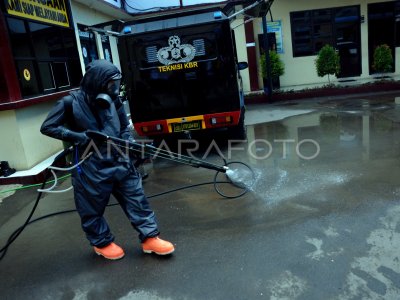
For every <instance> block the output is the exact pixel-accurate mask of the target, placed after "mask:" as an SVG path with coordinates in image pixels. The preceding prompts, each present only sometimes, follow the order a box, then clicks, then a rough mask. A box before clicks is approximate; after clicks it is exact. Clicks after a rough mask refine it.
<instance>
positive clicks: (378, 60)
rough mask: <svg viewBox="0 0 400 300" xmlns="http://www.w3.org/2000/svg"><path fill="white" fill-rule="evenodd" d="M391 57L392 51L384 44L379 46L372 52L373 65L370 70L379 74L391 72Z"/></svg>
mask: <svg viewBox="0 0 400 300" xmlns="http://www.w3.org/2000/svg"><path fill="white" fill-rule="evenodd" d="M392 65H393V56H392V50H391V49H390V47H389V46H388V45H386V44H383V45H379V46H378V47H376V48H375V50H374V63H373V65H372V68H373V69H374V70H375V71H377V72H380V73H386V72H391V71H392Z"/></svg>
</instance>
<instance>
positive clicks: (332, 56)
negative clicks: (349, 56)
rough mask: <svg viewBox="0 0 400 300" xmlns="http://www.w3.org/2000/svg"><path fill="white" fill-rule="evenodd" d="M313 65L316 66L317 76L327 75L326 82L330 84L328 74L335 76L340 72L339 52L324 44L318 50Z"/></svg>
mask: <svg viewBox="0 0 400 300" xmlns="http://www.w3.org/2000/svg"><path fill="white" fill-rule="evenodd" d="M315 66H316V68H317V74H318V76H319V77H324V76H325V75H328V82H329V85H330V84H331V79H330V77H329V75H336V76H337V75H338V74H339V72H340V57H339V53H338V52H337V51H336V50H335V48H333V47H332V46H331V45H328V44H327V45H325V46H324V47H322V48H321V50H319V52H318V55H317V58H316V60H315Z"/></svg>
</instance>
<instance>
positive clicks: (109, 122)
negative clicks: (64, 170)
mask: <svg viewBox="0 0 400 300" xmlns="http://www.w3.org/2000/svg"><path fill="white" fill-rule="evenodd" d="M120 80H121V73H120V71H119V70H118V68H117V67H116V66H114V65H113V64H112V63H110V62H108V61H106V60H96V61H93V62H92V63H90V64H89V65H88V66H87V67H86V73H85V75H84V77H83V79H82V81H81V84H80V89H79V90H77V91H73V92H71V93H70V94H69V95H67V96H65V97H63V98H62V99H61V100H59V101H58V102H57V104H56V105H55V106H54V107H53V109H52V110H51V111H50V113H49V115H48V116H47V118H46V120H45V121H44V122H43V124H42V127H41V129H40V131H41V133H43V134H45V135H47V136H50V137H52V138H56V139H60V140H63V141H66V142H72V143H74V144H75V150H74V151H75V154H74V156H75V158H76V161H75V163H77V162H78V161H77V160H78V157H81V156H82V154H84V153H85V152H86V153H87V152H88V151H87V147H88V145H93V144H92V143H90V142H91V141H90V140H89V138H88V136H87V135H86V134H85V131H87V130H94V131H99V132H101V133H104V134H106V135H108V136H113V137H118V138H122V139H125V140H130V141H132V140H133V136H132V133H131V131H130V129H129V127H128V125H129V122H128V120H127V117H126V113H125V110H124V107H123V105H122V103H121V101H120V98H119V89H120ZM114 150H115V149H114ZM89 152H90V151H89ZM72 185H73V187H74V197H75V205H76V208H77V210H78V213H79V215H80V217H81V224H82V229H83V231H84V232H85V234H86V237H87V239H88V240H89V241H90V244H91V245H92V246H93V247H94V251H95V252H96V253H97V254H98V255H102V256H104V257H105V258H108V259H119V258H122V257H123V256H124V251H123V249H122V248H121V247H119V246H118V245H116V244H115V243H114V236H113V234H112V233H111V231H110V228H109V226H108V224H107V222H106V220H105V218H104V216H103V214H104V210H105V207H106V205H107V204H108V202H109V198H110V195H111V194H112V195H114V197H115V198H116V199H117V201H118V202H119V204H120V206H121V207H122V209H123V211H124V212H125V214H126V215H127V217H128V219H129V221H130V222H131V224H132V225H133V227H134V228H135V229H136V230H137V231H138V232H139V239H140V241H141V242H142V249H143V251H144V252H146V253H156V254H160V255H164V254H170V253H172V252H173V251H174V246H173V245H172V244H171V243H170V242H167V241H164V240H162V239H160V238H159V237H158V235H159V231H158V226H157V223H156V220H155V215H154V212H153V211H152V210H151V209H150V207H149V203H148V201H147V198H146V196H145V195H144V191H143V188H142V181H141V177H140V175H139V173H138V171H137V170H136V169H135V167H134V165H133V163H132V161H131V159H130V158H129V156H127V155H123V154H122V153H121V152H120V151H110V147H107V145H106V144H96V151H92V155H90V156H89V157H88V158H87V159H86V160H85V161H84V162H83V163H82V164H81V165H80V166H79V167H78V168H76V169H74V170H73V172H72Z"/></svg>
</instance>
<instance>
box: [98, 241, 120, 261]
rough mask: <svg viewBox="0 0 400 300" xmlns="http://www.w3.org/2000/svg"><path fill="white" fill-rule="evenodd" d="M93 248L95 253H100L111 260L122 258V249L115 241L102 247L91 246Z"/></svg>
mask: <svg viewBox="0 0 400 300" xmlns="http://www.w3.org/2000/svg"><path fill="white" fill-rule="evenodd" d="M93 249H94V252H96V254H97V255H101V256H103V257H105V258H107V259H111V260H116V259H120V258H123V257H124V255H125V253H124V250H123V249H122V248H121V247H120V246H118V245H117V244H115V243H111V244H108V245H107V246H105V247H103V248H97V247H93Z"/></svg>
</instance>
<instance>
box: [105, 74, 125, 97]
mask: <svg viewBox="0 0 400 300" xmlns="http://www.w3.org/2000/svg"><path fill="white" fill-rule="evenodd" d="M120 87H121V80H119V79H118V80H111V81H109V82H108V83H107V87H106V91H107V94H108V95H110V97H111V98H112V99H115V98H117V96H118V95H119V89H120Z"/></svg>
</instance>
